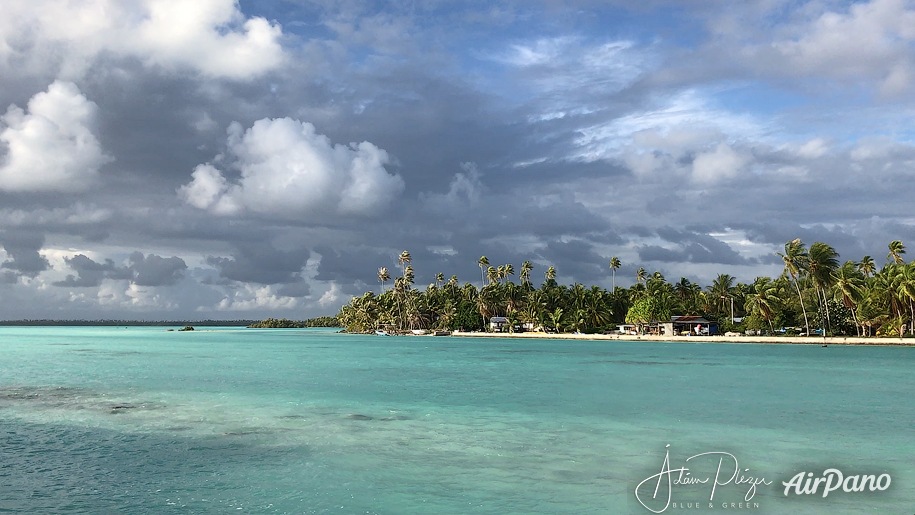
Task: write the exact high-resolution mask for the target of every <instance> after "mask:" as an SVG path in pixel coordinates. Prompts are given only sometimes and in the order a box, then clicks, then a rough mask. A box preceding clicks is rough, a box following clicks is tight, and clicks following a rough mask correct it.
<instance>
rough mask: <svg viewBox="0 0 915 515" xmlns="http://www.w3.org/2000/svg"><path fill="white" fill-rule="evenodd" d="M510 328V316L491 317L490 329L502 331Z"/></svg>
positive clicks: (497, 331) (496, 331)
mask: <svg viewBox="0 0 915 515" xmlns="http://www.w3.org/2000/svg"><path fill="white" fill-rule="evenodd" d="M507 328H508V318H505V317H492V318H490V319H489V330H490V331H492V332H494V333H501V332H503V331H505V330H507Z"/></svg>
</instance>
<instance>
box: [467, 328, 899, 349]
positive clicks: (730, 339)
mask: <svg viewBox="0 0 915 515" xmlns="http://www.w3.org/2000/svg"><path fill="white" fill-rule="evenodd" d="M451 335H452V336H461V337H472V338H548V339H556V340H623V341H655V342H683V343H746V344H754V343H780V344H795V345H824V344H826V345H899V346H915V338H877V337H873V336H872V337H869V338H864V337H856V336H828V337H825V338H824V337H822V336H723V335H715V336H701V337H699V336H659V335H651V334H645V335H624V334H572V333H563V334H551V333H483V332H463V331H454V332H452V333H451Z"/></svg>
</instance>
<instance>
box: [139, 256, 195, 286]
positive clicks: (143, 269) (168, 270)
mask: <svg viewBox="0 0 915 515" xmlns="http://www.w3.org/2000/svg"><path fill="white" fill-rule="evenodd" d="M128 259H129V261H130V265H129V266H128V269H129V270H130V272H131V274H132V281H133V283H134V284H137V285H139V286H166V285H171V284H175V283H177V282H178V281H179V280H180V279H181V278H182V277H183V275H184V271H185V270H187V264H186V263H185V262H184V260H183V259H181V258H179V257H177V256H172V257H168V258H164V257H162V256H157V255H155V254H149V255H145V256H144V255H143V253H142V252H134V253H133V254H131V255H130V257H129V258H128Z"/></svg>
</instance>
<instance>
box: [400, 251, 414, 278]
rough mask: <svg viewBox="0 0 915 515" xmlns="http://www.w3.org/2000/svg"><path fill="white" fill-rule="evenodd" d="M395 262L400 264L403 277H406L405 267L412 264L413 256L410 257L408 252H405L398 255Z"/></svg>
mask: <svg viewBox="0 0 915 515" xmlns="http://www.w3.org/2000/svg"><path fill="white" fill-rule="evenodd" d="M397 262H398V263H400V268H401V269H402V270H403V275H404V276H406V275H407V268H406V266H407V265H409V264H410V263H412V262H413V256H411V255H410V251H408V250H405V251H403V252H401V253H400V256H399V257H398V258H397ZM411 282H412V281H411Z"/></svg>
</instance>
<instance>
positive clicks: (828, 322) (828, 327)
mask: <svg viewBox="0 0 915 515" xmlns="http://www.w3.org/2000/svg"><path fill="white" fill-rule="evenodd" d="M823 307H824V308H826V327H824V328H823V338H826V331H827V330H830V331H831V329H832V327H831V326H832V321H831V320H830V319H829V299H827V298H826V289H825V288H824V289H823Z"/></svg>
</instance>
